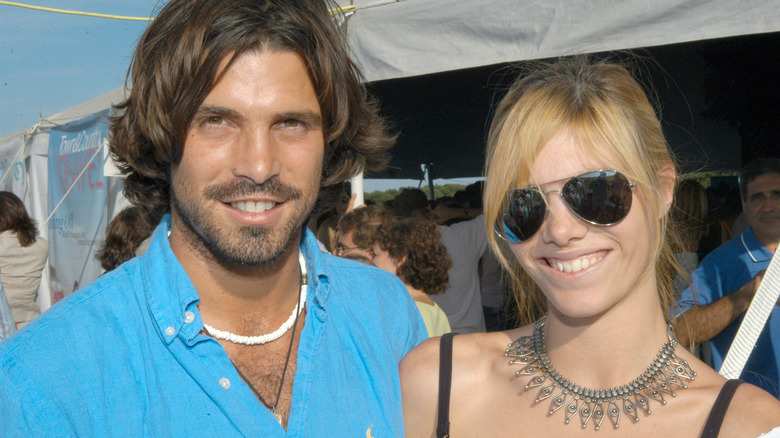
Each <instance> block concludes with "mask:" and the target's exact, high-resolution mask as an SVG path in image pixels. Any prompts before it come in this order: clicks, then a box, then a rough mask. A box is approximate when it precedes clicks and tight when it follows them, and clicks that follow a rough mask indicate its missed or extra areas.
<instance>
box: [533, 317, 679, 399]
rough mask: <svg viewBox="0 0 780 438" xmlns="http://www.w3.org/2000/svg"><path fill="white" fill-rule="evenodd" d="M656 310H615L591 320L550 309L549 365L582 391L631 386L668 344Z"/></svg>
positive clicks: (664, 326)
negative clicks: (578, 318) (583, 319)
mask: <svg viewBox="0 0 780 438" xmlns="http://www.w3.org/2000/svg"><path fill="white" fill-rule="evenodd" d="M655 308H656V309H657V311H656V312H630V313H629V312H625V311H621V310H617V309H612V310H610V311H608V312H606V313H604V314H602V315H598V316H595V317H592V318H589V321H578V320H575V319H572V318H568V317H566V316H564V315H560V314H558V313H557V312H555V310H554V309H551V311H550V313H549V314H548V317H547V321H546V324H545V327H544V330H545V344H546V348H547V354H548V356H549V358H550V361H551V362H552V364H553V366H554V367H555V368H556V369H557V370H558V371H559V372H560V373H561V374H562V375H564V376H566V378H568V379H570V380H572V381H573V382H576V383H577V384H579V385H581V386H587V387H591V388H612V387H618V386H621V385H624V384H626V383H628V382H630V381H632V380H633V379H635V378H636V377H637V376H639V375H640V374H641V373H642V372H644V371H645V370H646V369H647V367H648V366H649V365H650V363H651V362H652V361H653V359H654V358H655V357H656V355H657V354H658V351H659V350H660V349H661V347H662V346H663V345H664V343H666V342H667V341H668V340H669V339H668V329H667V324H666V321H665V320H664V317H663V312H662V311H661V308H660V305H658V306H656V307H655ZM616 310H617V312H621V313H625V314H617V313H616V312H615V311H616Z"/></svg>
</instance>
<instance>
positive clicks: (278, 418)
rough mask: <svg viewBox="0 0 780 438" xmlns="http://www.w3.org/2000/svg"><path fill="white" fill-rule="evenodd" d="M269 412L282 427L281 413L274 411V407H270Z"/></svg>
mask: <svg viewBox="0 0 780 438" xmlns="http://www.w3.org/2000/svg"><path fill="white" fill-rule="evenodd" d="M271 413H272V414H274V418H276V421H278V422H279V426H282V427H284V425H282V414H280V413H279V412H276V407H273V408H271Z"/></svg>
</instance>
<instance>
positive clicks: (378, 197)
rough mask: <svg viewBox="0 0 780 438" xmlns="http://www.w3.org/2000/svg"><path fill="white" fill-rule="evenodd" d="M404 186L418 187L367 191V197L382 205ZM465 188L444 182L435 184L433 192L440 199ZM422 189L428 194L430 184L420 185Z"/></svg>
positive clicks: (453, 194)
mask: <svg viewBox="0 0 780 438" xmlns="http://www.w3.org/2000/svg"><path fill="white" fill-rule="evenodd" d="M404 188H416V187H401V188H398V189H390V190H385V191H380V190H377V191H374V192H371V193H366V194H365V198H366V199H369V200H371V201H373V202H375V203H377V204H379V205H382V204H384V203H385V201H391V200H392V199H393V198H395V196H396V195H398V194H399V193H401V190H403V189H404ZM465 188H466V186H464V185H462V184H444V185H443V186H441V185H434V186H433V194H434V197H435V198H436V199H439V198H441V197H444V196H455V193H456V192H457V191H458V190H463V189H465ZM420 190H422V191H423V192H425V194H426V195H428V194H429V192H428V186H424V187H420Z"/></svg>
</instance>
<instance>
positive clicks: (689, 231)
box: [671, 179, 707, 302]
mask: <svg viewBox="0 0 780 438" xmlns="http://www.w3.org/2000/svg"><path fill="white" fill-rule="evenodd" d="M671 215H672V220H673V221H674V223H675V224H676V225H677V230H678V233H679V237H680V248H679V249H678V252H677V253H675V257H677V261H678V262H679V263H680V266H681V267H682V269H683V272H682V274H678V275H677V276H676V277H675V279H674V298H675V299H674V301H675V302H677V301H679V300H680V295H681V294H682V292H683V291H684V290H685V288H686V287H688V283H690V281H691V272H693V270H694V269H696V267H697V266H699V256H698V254H697V253H698V251H699V240H701V238H702V237H703V236H704V234H705V233H706V231H707V192H706V191H705V190H704V187H702V185H701V184H699V183H698V182H697V181H695V180H692V179H684V180H682V181H680V183H679V184H677V188H676V189H675V191H674V204H673V205H672V211H671Z"/></svg>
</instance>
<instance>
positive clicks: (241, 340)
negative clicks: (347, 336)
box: [203, 250, 308, 345]
mask: <svg viewBox="0 0 780 438" xmlns="http://www.w3.org/2000/svg"><path fill="white" fill-rule="evenodd" d="M298 263H299V264H300V266H301V290H300V294H299V303H301V304H300V305H298V304H296V305H295V307H294V308H293V310H292V313H290V317H289V318H287V321H285V322H283V323H282V325H281V326H280V327H279V328H278V329H276V330H275V331H274V332H272V333H268V334H265V335H258V336H243V335H237V334H235V333H231V332H229V331H227V330H219V329H215V328H214V327H212V326H210V325H208V324H206V323H205V322H204V323H203V327H205V328H206V331H207V332H208V333H209V335H211V337H213V338H215V339H221V340H223V341H228V342H232V343H234V344H242V345H258V344H267V343H269V342H271V341H275V340H277V339H279V338H281V337H282V336H283V335H284V334H285V333H287V332H288V331H289V330H290V327H292V326H293V325H294V324H295V321H296V320H297V319H298V315H300V314H301V312H302V311H303V308H304V306H305V304H306V289H307V288H306V283H307V279H308V276H307V274H306V259H305V258H304V257H303V252H301V251H300V250H298Z"/></svg>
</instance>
